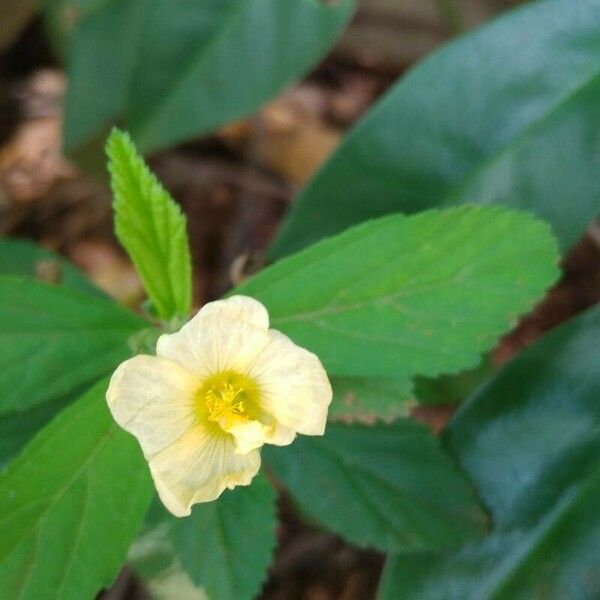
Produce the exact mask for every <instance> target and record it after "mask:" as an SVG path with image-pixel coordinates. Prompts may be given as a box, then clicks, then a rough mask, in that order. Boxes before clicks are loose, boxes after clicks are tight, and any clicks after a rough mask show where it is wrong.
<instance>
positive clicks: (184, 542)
mask: <svg viewBox="0 0 600 600" xmlns="http://www.w3.org/2000/svg"><path fill="white" fill-rule="evenodd" d="M276 525H277V515H276V510H275V493H274V492H273V489H272V488H271V486H270V485H269V483H268V481H267V480H266V479H265V478H264V476H262V475H258V476H257V477H256V478H255V479H254V480H253V481H252V484H251V485H250V486H248V487H238V488H236V489H235V490H233V491H230V492H225V494H224V495H223V496H221V498H219V499H218V500H217V501H215V502H210V503H208V504H199V505H197V506H195V507H194V510H193V511H192V515H191V517H189V518H187V519H179V520H177V521H175V522H174V523H173V525H172V527H171V534H172V539H173V542H174V546H175V551H176V553H177V555H178V557H179V560H180V561H181V564H182V565H183V566H184V568H185V569H186V571H187V573H188V575H189V576H190V577H191V579H192V581H194V582H195V583H196V584H197V585H199V586H201V587H202V588H204V589H206V591H207V592H208V594H209V596H210V597H211V598H215V599H218V600H251V599H252V598H255V597H256V595H257V593H258V592H259V591H260V585H261V583H262V582H263V581H264V579H265V577H266V572H267V567H268V566H269V563H270V561H271V556H272V554H273V550H274V548H275V542H276V539H275V527H276Z"/></svg>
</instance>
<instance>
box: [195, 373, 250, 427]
mask: <svg viewBox="0 0 600 600" xmlns="http://www.w3.org/2000/svg"><path fill="white" fill-rule="evenodd" d="M259 399H260V394H259V392H258V388H257V386H256V384H255V383H254V382H253V381H252V380H251V379H250V378H249V377H246V376H244V375H241V374H240V373H235V372H232V371H227V372H222V373H218V374H216V375H213V376H212V377H210V378H209V379H208V380H207V381H205V382H204V385H203V386H202V388H201V389H200V391H199V393H198V396H197V401H198V410H199V412H200V415H201V416H202V415H204V418H207V419H208V420H209V421H211V422H212V423H216V424H217V425H219V427H220V428H221V429H222V430H224V431H229V430H230V429H231V427H232V426H233V425H235V424H236V423H240V422H248V421H251V420H253V419H256V417H257V410H258V403H259Z"/></svg>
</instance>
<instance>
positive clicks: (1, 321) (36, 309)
mask: <svg viewBox="0 0 600 600" xmlns="http://www.w3.org/2000/svg"><path fill="white" fill-rule="evenodd" d="M143 327H144V321H142V320H141V319H140V318H139V317H137V316H135V315H134V314H132V313H130V312H128V311H127V310H125V309H123V308H121V307H120V306H118V305H117V304H115V303H114V302H112V301H110V300H108V299H104V298H102V297H100V296H97V297H96V296H94V295H91V294H89V293H87V292H86V293H82V292H79V291H76V290H72V289H68V288H66V287H61V286H56V285H50V284H45V283H40V282H38V281H35V280H33V279H29V278H25V277H17V276H11V275H5V276H0V364H2V369H1V370H0V414H3V413H11V412H20V411H23V410H26V409H29V408H31V407H34V406H37V405H40V404H42V403H44V402H48V401H53V400H58V399H60V398H62V397H64V396H65V395H67V394H68V393H69V392H72V391H73V390H77V389H80V388H81V386H83V385H85V384H89V383H91V382H93V381H94V380H96V379H97V378H98V377H100V376H102V375H104V374H106V373H107V372H109V371H111V370H112V369H114V367H115V366H116V365H117V364H118V363H119V362H120V361H121V360H123V359H124V358H126V357H127V356H128V355H129V354H130V350H129V347H128V343H127V340H128V338H129V337H130V336H131V335H132V334H133V333H135V332H136V331H138V330H139V329H141V328H143Z"/></svg>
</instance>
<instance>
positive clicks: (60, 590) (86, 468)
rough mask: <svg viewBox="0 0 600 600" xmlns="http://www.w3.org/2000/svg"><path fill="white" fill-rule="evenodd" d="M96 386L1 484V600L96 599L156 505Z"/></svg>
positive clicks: (138, 456)
mask: <svg viewBox="0 0 600 600" xmlns="http://www.w3.org/2000/svg"><path fill="white" fill-rule="evenodd" d="M106 386H107V382H106V381H103V382H101V383H99V384H98V385H96V386H95V387H94V388H93V389H92V390H90V392H89V393H87V394H86V395H85V396H83V397H82V398H81V399H80V400H79V401H77V402H76V403H75V404H73V405H72V406H70V407H69V408H67V409H65V410H64V411H63V412H62V413H61V414H60V415H59V416H58V417H57V418H56V419H55V420H53V421H52V422H51V423H50V425H48V426H47V427H46V428H45V429H43V430H42V431H41V432H40V433H39V434H38V435H37V436H36V437H35V438H34V440H33V441H32V442H31V443H30V444H29V445H28V446H27V447H26V448H25V450H24V451H23V453H22V454H21V455H20V456H19V458H17V459H16V460H15V461H14V462H13V463H12V464H11V465H10V466H9V468H8V469H7V470H6V471H5V472H4V473H3V474H2V475H1V476H0V590H2V592H1V594H2V597H3V598H11V599H13V598H20V599H22V600H54V599H56V598H60V599H61V600H80V599H81V598H93V597H94V596H95V595H96V594H97V592H98V591H100V589H101V588H102V587H104V586H106V585H109V584H110V583H111V582H112V581H113V579H114V578H115V577H116V575H117V573H118V571H119V568H120V567H121V564H122V562H123V560H124V559H125V555H126V552H127V548H128V546H129V544H130V543H131V541H132V539H133V537H134V536H135V534H136V533H137V531H138V529H139V527H140V525H141V523H142V519H143V517H144V513H145V511H146V509H147V507H148V504H149V502H150V499H151V497H152V484H151V480H150V476H149V472H148V467H147V465H146V462H145V461H144V458H143V456H142V453H141V451H140V449H139V447H138V445H137V444H136V442H135V440H134V439H133V438H132V437H131V436H129V435H127V434H126V433H125V432H124V431H122V430H121V429H119V428H118V427H117V426H116V425H115V423H114V422H113V420H112V418H111V416H110V414H109V412H108V408H107V406H106V401H105V399H104V394H105V391H106Z"/></svg>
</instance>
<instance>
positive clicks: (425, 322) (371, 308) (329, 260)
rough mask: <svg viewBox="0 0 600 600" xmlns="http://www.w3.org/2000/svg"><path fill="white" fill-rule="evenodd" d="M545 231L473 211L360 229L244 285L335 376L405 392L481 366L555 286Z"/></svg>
mask: <svg viewBox="0 0 600 600" xmlns="http://www.w3.org/2000/svg"><path fill="white" fill-rule="evenodd" d="M556 262H557V249H556V244H555V242H554V240H553V238H552V235H551V234H550V231H549V228H548V226H547V225H545V224H543V223H541V222H539V221H537V220H535V219H534V218H532V217H531V216H529V215H527V214H525V213H521V212H516V211H511V210H507V209H503V208H501V207H483V206H479V207H469V206H463V207H458V208H453V209H447V210H445V211H429V212H425V213H422V214H419V215H415V216H410V217H406V216H403V215H393V216H389V217H384V218H382V219H378V220H376V221H371V222H368V223H365V224H363V225H359V226H357V227H355V228H352V229H350V230H349V231H347V232H345V233H343V234H341V235H339V236H336V237H333V238H330V239H328V240H325V241H323V242H320V243H318V244H315V245H314V246H312V247H311V248H308V249H307V250H304V251H302V252H299V253H298V254H296V255H294V256H292V257H290V258H286V259H283V260H281V261H280V262H277V263H275V264H274V265H273V266H272V267H270V268H268V269H265V270H264V271H262V272H261V273H259V274H258V275H257V276H255V277H253V278H252V279H250V280H249V281H248V282H246V283H244V284H242V285H241V286H240V287H238V288H237V289H236V290H235V293H241V294H247V295H249V296H253V297H255V298H257V299H258V300H260V301H261V302H263V303H264V304H265V305H266V306H267V307H268V309H269V314H270V316H271V323H272V326H273V327H274V328H276V329H279V330H281V331H283V332H284V333H286V334H287V335H289V336H290V337H291V338H292V339H293V340H294V341H295V342H296V343H298V344H300V345H302V346H305V347H307V348H309V349H310V350H311V351H313V352H315V353H316V354H317V355H318V356H319V357H320V358H321V360H322V361H323V363H324V364H325V367H326V368H327V370H328V372H329V373H330V374H331V375H344V376H363V377H390V378H394V379H395V380H396V383H397V384H398V383H399V382H401V381H402V380H404V381H409V380H410V379H411V378H412V377H414V376H415V375H427V376H433V375H437V374H440V373H449V372H456V371H458V370H461V369H464V368H467V367H470V366H473V365H475V364H476V363H477V362H478V361H479V358H480V354H481V353H482V352H483V351H485V350H487V349H488V348H490V347H491V346H492V345H493V344H494V343H495V342H496V340H497V339H498V336H499V335H500V334H501V333H503V332H504V331H506V329H508V328H509V327H510V326H511V325H512V324H513V323H514V322H515V319H516V318H517V316H518V315H520V314H521V313H523V312H525V311H526V310H528V309H530V308H531V307H532V306H533V304H534V303H535V302H536V300H538V299H539V298H540V297H541V295H542V294H543V292H544V291H545V289H546V288H547V287H548V286H549V285H550V284H551V283H552V282H553V281H554V280H555V278H556V277H557V274H558V270H557V268H556Z"/></svg>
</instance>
